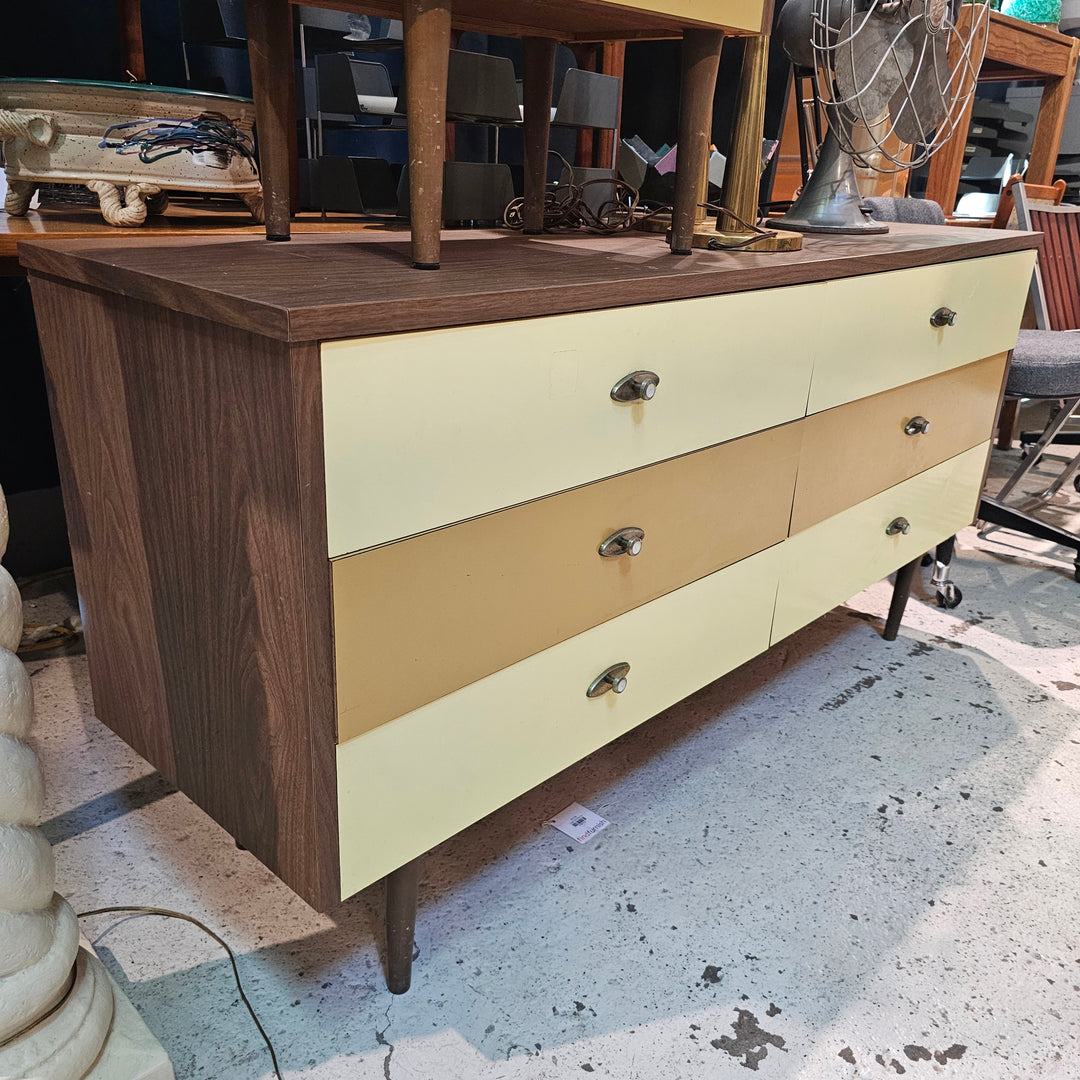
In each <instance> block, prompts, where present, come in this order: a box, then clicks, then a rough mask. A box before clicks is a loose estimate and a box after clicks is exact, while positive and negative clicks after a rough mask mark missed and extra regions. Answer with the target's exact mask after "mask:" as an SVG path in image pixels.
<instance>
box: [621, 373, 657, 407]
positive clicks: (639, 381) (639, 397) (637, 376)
mask: <svg viewBox="0 0 1080 1080" xmlns="http://www.w3.org/2000/svg"><path fill="white" fill-rule="evenodd" d="M659 385H660V376H659V375H657V374H656V372H655V371H632V372H630V374H629V375H624V376H623V377H622V378H621V379H620V380H619V381H618V382H617V383H616V384H615V385H614V386H613V387H612V388H611V400H612V401H619V402H627V401H652V399H653V398H654V397H655V396H656V388H657V387H658V386H659Z"/></svg>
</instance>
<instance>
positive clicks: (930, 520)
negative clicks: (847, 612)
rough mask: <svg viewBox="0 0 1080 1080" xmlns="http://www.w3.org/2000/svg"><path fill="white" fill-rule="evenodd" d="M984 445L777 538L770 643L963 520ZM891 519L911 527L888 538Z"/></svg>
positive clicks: (970, 510)
mask: <svg viewBox="0 0 1080 1080" xmlns="http://www.w3.org/2000/svg"><path fill="white" fill-rule="evenodd" d="M989 449H990V448H989V443H982V444H981V445H979V446H974V447H972V448H971V449H970V450H965V451H964V453H962V454H958V455H957V456H956V457H954V458H951V459H950V460H949V461H944V462H942V463H941V464H940V465H935V466H934V467H933V468H932V469H928V470H927V471H926V472H923V473H919V475H918V476H913V477H912V478H911V479H910V480H905V481H904V482H903V483H900V484H897V485H896V486H895V487H892V488H889V490H888V491H883V492H881V493H880V494H878V495H874V496H872V497H871V498H869V499H867V500H866V501H865V502H861V503H859V504H858V505H857V506H852V507H850V508H849V509H847V510H843V511H841V512H840V513H839V514H835V515H834V516H833V517H831V518H829V519H828V520H826V521H822V522H820V523H818V524H817V525H813V526H811V527H810V528H809V529H806V530H805V531H804V532H801V533H799V534H798V535H796V536H793V537H791V539H789V540H788V541H786V542H785V543H784V544H782V545H781V551H782V553H783V560H782V567H781V573H780V587H779V590H778V592H777V597H776V616H775V618H774V620H773V632H772V640H773V642H774V643H775V642H777V641H779V640H781V638H785V637H787V635H788V634H790V633H793V632H794V631H795V630H798V629H799V628H800V627H802V626H805V625H806V624H807V623H808V622H810V621H811V620H812V619H816V618H817V617H818V616H819V615H821V614H823V613H824V612H826V611H828V610H829V609H830V608H833V607H835V606H836V605H837V604H841V603H843V602H844V601H845V600H847V599H848V598H849V597H851V596H854V595H855V593H857V592H858V591H859V590H860V589H864V588H866V586H867V585H870V584H872V583H873V582H875V581H879V580H880V579H881V578H883V577H885V575H887V574H890V573H892V571H894V570H896V569H897V568H898V567H900V566H903V565H904V564H905V563H908V562H911V560H912V559H915V558H918V557H919V555H921V554H922V553H923V552H925V551H929V550H930V548H932V547H933V546H934V545H935V544H937V543H940V542H941V541H942V540H944V539H945V538H946V537H948V536H950V535H952V534H953V533H954V532H956V531H957V530H958V529H961V528H963V527H964V526H965V525H970V524H971V520H972V518H973V516H974V513H975V507H976V502H977V500H978V497H979V490H980V488H981V486H982V479H983V470H984V468H985V466H986V456H987V454H988V453H989ZM898 517H903V518H906V519H907V521H908V522H909V523H910V525H911V529H910V531H909V532H908V533H907V535H904V534H902V533H900V534H897V535H893V536H889V535H888V534H887V532H886V530H887V529H888V527H889V524H890V523H891V522H892V521H894V520H895V519H896V518H898Z"/></svg>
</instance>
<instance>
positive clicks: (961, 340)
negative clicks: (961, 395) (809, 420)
mask: <svg viewBox="0 0 1080 1080" xmlns="http://www.w3.org/2000/svg"><path fill="white" fill-rule="evenodd" d="M1034 264H1035V253H1034V252H1033V251H1020V252H1014V253H1012V254H1008V255H993V256H990V257H989V258H983V259H971V260H968V261H965V262H948V263H938V264H936V265H934V266H920V267H917V268H915V269H911V270H894V271H890V272H888V273H884V274H868V275H866V276H864V277H853V278H842V279H840V280H838V281H831V282H829V283H828V284H827V285H826V287H825V311H824V316H825V320H826V328H827V329H826V338H827V341H828V348H827V350H826V352H825V353H824V355H823V356H822V357H821V358H820V359H819V360H818V362H817V363H816V364H815V366H814V378H813V383H812V385H811V388H810V405H809V410H808V411H809V412H811V413H814V412H819V411H820V410H822V409H829V408H832V406H834V405H839V404H841V403H843V402H845V401H854V400H855V399H856V398H861V397H869V396H870V395H871V394H876V393H879V392H880V391H882V390H886V389H888V388H889V387H891V386H896V385H897V384H899V383H906V382H914V381H915V380H916V379H922V378H925V377H926V376H928V375H934V374H936V373H938V372H940V371H945V370H947V369H949V368H953V367H959V366H961V365H963V364H970V363H972V362H973V361H975V360H981V359H983V358H984V357H987V356H994V355H996V354H997V353H1002V352H1008V351H1009V350H1010V349H1012V348H1013V346H1014V345H1015V344H1016V334H1017V328H1018V327H1019V325H1020V315H1021V313H1022V312H1023V307H1024V297H1025V295H1026V286H1027V283H1028V281H1029V279H1030V277H1031V270H1032V267H1033V266H1034ZM942 307H947V308H950V309H951V310H953V311H955V312H956V324H955V325H954V326H944V327H940V328H937V327H934V326H931V325H930V316H931V315H932V314H933V313H934V312H935V311H936V310H937V309H938V308H942Z"/></svg>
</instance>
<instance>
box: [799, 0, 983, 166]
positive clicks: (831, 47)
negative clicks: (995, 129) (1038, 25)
mask: <svg viewBox="0 0 1080 1080" xmlns="http://www.w3.org/2000/svg"><path fill="white" fill-rule="evenodd" d="M961 7H963V8H965V9H967V11H968V12H970V15H969V16H968V17H967V18H966V19H964V20H963V21H964V22H966V23H967V26H966V28H965V27H961V26H958V25H957V23H958V16H959V14H960V10H961ZM853 8H855V5H853V4H852V2H851V0H815V3H814V6H813V14H812V18H811V26H812V35H811V40H812V45H813V48H814V55H815V58H816V61H817V63H816V64H815V66H814V72H813V83H814V93H815V96H816V98H817V100H818V102H819V103H820V104H821V105H822V106H823V107H824V109H825V112H826V115H827V117H828V120H829V126H830V128H831V129H832V130H833V132H834V134H835V135H836V138H837V139H838V140H839V142H840V145H841V147H842V148H843V149H844V151H845V152H847V153H848V154H850V155H851V156H852V158H853V159H854V160H855V163H856V165H859V166H861V167H863V168H868V169H872V170H873V171H875V172H879V173H894V172H902V171H904V170H907V169H913V168H917V167H918V166H920V165H923V164H925V163H926V162H927V161H929V160H930V158H931V157H932V156H933V155H934V154H935V153H937V151H938V150H940V149H941V147H942V146H944V145H945V143H947V142H948V141H949V139H950V138H952V136H953V135H954V134H955V133H956V131H957V128H958V127H959V126H960V124H961V122H962V121H963V120H964V119H965V118H966V116H967V107H968V103H969V102H970V100H971V98H972V96H973V95H974V93H975V85H976V82H977V79H978V73H979V68H980V66H981V65H982V61H983V56H984V55H985V53H986V42H987V37H988V35H989V29H990V11H989V7H988V5H987V4H984V3H967V4H963V5H961V4H960V3H959V0H946V2H945V3H942V0H930V6H929V7H928V5H927V4H926V3H925V2H924V0H872V2H871V3H870V4H869V5H868V6H866V7H865V8H862V9H861V10H859V9H854V10H853ZM874 19H880V20H884V19H889V20H890V21H891V22H895V25H896V30H895V32H894V33H892V35H891V40H890V41H889V43H888V46H887V47H886V48H884V49H883V50H882V53H881V57H880V59H879V60H878V62H877V64H876V66H875V67H874V68H873V69H872V71H870V73H869V74H868V75H860V73H859V71H858V70H857V65H856V55H857V48H858V46H857V45H856V41H855V39H856V38H857V37H858V36H859V35H860V34H862V33H865V32H866V28H867V27H868V26H870V25H871V20H874ZM920 24H922V26H920ZM846 27H847V28H849V29H848V32H847V33H846V34H845V28H846ZM923 29H925V33H924V34H923V33H922V30H923ZM912 36H914V37H919V36H921V42H920V43H919V46H918V56H913V63H912V66H910V67H907V66H906V65H905V64H903V63H902V62H901V61H900V59H899V58H898V51H897V46H898V44H899V43H900V42H901V39H909V38H910V37H912ZM939 40H941V41H943V42H944V48H943V49H942V48H941V47H940V46H939V45H937V44H936V42H937V41H939ZM942 54H943V55H944V57H945V68H946V70H944V71H943V70H941V65H940V62H939V61H940V57H941V56H942ZM838 63H839V64H845V68H846V69H845V71H844V72H843V75H844V76H848V82H849V84H850V85H852V86H854V87H855V90H854V92H853V93H850V94H848V95H846V96H844V95H843V94H842V92H841V91H840V90H839V89H838V80H837V65H838ZM927 64H931V65H933V68H932V69H927V74H928V75H930V76H932V77H933V78H934V79H935V81H936V83H937V88H938V89H939V91H940V97H941V104H942V105H943V106H944V109H945V115H944V117H943V118H942V119H941V120H940V121H938V122H937V123H936V124H933V125H930V124H926V123H924V121H923V118H922V117H921V116H920V115H919V111H918V109H917V108H916V105H915V101H914V92H915V87H916V85H917V84H918V82H919V79H920V76H921V75H923V72H924V68H925V67H926V65H927ZM886 73H888V76H889V77H890V78H892V77H895V76H896V75H898V76H899V86H898V88H897V91H896V93H899V92H900V90H901V89H902V90H903V91H904V93H903V100H902V103H901V105H900V108H899V109H898V110H897V111H896V115H892V113H891V110H890V109H886V110H883V111H882V112H880V113H877V114H875V115H873V116H867V115H866V112H865V109H864V108H863V99H864V96H865V93H866V91H867V90H868V89H869V87H870V86H871V85H872V84H873V83H874V81H875V80H877V79H879V78H882V77H884V76H885V74H886ZM890 104H891V103H890ZM905 112H906V113H907V114H908V115H907V116H905V115H904V114H905ZM906 121H913V122H914V126H915V128H916V129H917V131H918V134H919V138H918V139H916V140H910V139H904V138H903V137H901V135H900V134H898V131H897V128H898V124H900V123H901V122H906ZM960 134H961V135H962V136H966V134H967V133H966V131H963V132H961V133H960Z"/></svg>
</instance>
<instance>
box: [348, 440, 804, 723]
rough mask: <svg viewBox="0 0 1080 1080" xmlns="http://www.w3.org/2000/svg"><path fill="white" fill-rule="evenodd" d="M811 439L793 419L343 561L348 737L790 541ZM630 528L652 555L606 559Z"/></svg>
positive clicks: (643, 554) (642, 553) (643, 548)
mask: <svg viewBox="0 0 1080 1080" xmlns="http://www.w3.org/2000/svg"><path fill="white" fill-rule="evenodd" d="M801 442H802V432H801V425H800V424H797V423H796V424H786V425H784V426H783V427H779V428H774V429H772V430H771V431H766V432H763V433H761V434H758V435H750V436H747V437H746V438H744V439H739V440H737V441H735V442H731V443H725V444H724V445H722V446H717V447H713V448H712V449H710V450H704V451H701V452H699V453H696V454H689V455H687V456H686V457H681V458H676V459H674V460H672V461H667V462H664V463H662V464H660V465H654V466H651V467H649V468H646V469H640V470H638V471H636V472H632V473H627V474H625V475H623V476H619V477H615V478H613V479H611V480H605V481H602V482H601V483H598V484H589V485H587V486H585V487H582V488H577V489H575V490H573V491H568V492H564V493H562V494H560V495H554V496H551V497H550V498H547V499H541V500H538V501H536V502H531V503H526V504H525V505H523V506H518V507H515V508H513V509H511V510H504V511H501V512H499V513H496V514H491V515H488V516H486V517H482V518H477V519H475V520H473V521H468V522H464V523H463V524H460V525H455V526H453V527H452V528H449V529H441V530H437V531H435V532H430V533H425V534H424V535H422V536H418V537H415V538H413V539H412V540H405V541H403V542H401V543H397V544H390V545H387V546H385V547H380V548H376V549H374V550H372V551H367V552H364V553H362V554H360V555H353V556H350V557H348V558H345V559H339V560H337V561H336V562H335V563H334V564H333V579H334V624H335V634H336V637H335V650H336V653H337V664H336V671H337V683H338V733H339V734H338V737H339V740H340V741H341V742H346V741H347V740H349V739H351V738H354V737H356V736H357V735H360V734H362V733H363V732H365V731H368V730H370V729H371V728H374V727H377V726H378V725H379V724H382V723H385V722H386V721H388V720H392V719H393V718H394V717H395V716H400V715H402V714H403V713H406V712H411V711H412V710H413V709H416V708H419V707H420V706H421V705H425V704H427V703H428V702H430V701H434V700H435V699H436V698H438V697H442V696H443V695H445V694H448V693H450V692H452V691H454V690H457V689H459V688H460V687H462V686H465V685H466V684H468V683H470V682H474V681H475V680H477V679H480V678H483V677H484V676H485V675H490V674H491V673H492V672H493V671H498V670H499V669H500V668H504V667H507V666H509V665H510V664H513V663H516V662H517V661H518V660H522V659H524V658H525V657H527V656H530V655H532V654H533V653H536V652H540V651H541V650H542V649H546V648H548V647H549V646H551V645H554V644H555V643H557V642H559V641H562V640H564V639H566V638H568V637H572V636H573V635H575V634H579V633H581V632H582V631H584V630H587V629H589V628H590V627H592V626H596V625H597V624H598V623H601V622H604V621H605V620H607V619H610V618H613V617H615V616H616V615H620V614H622V613H623V612H625V611H628V610H630V609H631V608H635V607H638V606H640V605H641V604H644V603H647V602H648V601H650V600H653V599H655V598H656V597H658V596H662V595H663V594H664V593H667V592H670V591H671V590H673V589H676V588H679V587H680V586H682V585H685V584H687V583H688V582H690V581H695V580H697V579H698V578H701V577H704V576H706V575H708V574H711V573H713V572H714V571H715V570H718V569H720V568H721V567H724V566H727V565H729V564H730V563H733V562H736V561H738V560H739V559H742V558H745V557H746V556H747V555H751V554H753V553H754V552H756V551H760V550H762V549H763V548H766V547H769V546H771V545H773V544H776V543H778V542H779V541H781V540H783V539H784V537H785V536H787V530H788V521H789V518H790V516H791V498H792V492H793V490H794V486H795V471H796V468H797V465H798V457H799V446H800V444H801ZM628 526H635V527H638V528H641V529H643V530H644V532H645V539H644V543H643V545H642V549H641V553H640V554H639V555H636V556H634V557H630V556H628V555H622V556H619V557H616V558H601V556H600V555H599V553H598V551H597V549H598V547H599V546H600V544H601V543H602V542H603V541H604V540H605V539H606V538H607V537H609V536H611V535H612V534H613V533H615V532H616V531H617V530H618V529H621V528H626V527H628Z"/></svg>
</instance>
